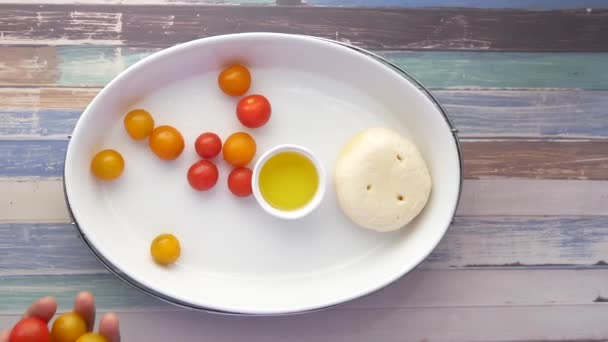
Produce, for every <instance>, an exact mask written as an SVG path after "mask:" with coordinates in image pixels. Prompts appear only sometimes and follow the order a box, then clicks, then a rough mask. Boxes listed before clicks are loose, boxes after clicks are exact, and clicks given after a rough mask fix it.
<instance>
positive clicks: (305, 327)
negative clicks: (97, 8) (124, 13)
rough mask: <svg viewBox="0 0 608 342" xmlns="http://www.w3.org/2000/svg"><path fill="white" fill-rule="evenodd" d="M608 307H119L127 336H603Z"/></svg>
mask: <svg viewBox="0 0 608 342" xmlns="http://www.w3.org/2000/svg"><path fill="white" fill-rule="evenodd" d="M66 309H67V307H66ZM605 310H606V309H605V308H604V307H603V306H601V305H584V306H557V305H556V306H542V307H498V308H496V307H485V308H470V307H467V308H441V309H437V308H412V309H365V310H348V309H331V310H325V311H320V312H315V313H310V314H305V315H295V316H282V317H231V316H220V315H212V314H207V313H200V312H192V311H186V310H177V309H176V310H173V309H170V310H164V311H159V312H146V313H140V312H123V311H120V312H119V313H118V315H119V317H120V322H121V332H122V335H123V340H125V341H140V340H141V341H148V342H164V341H172V340H175V341H200V340H205V341H207V340H208V341H226V342H232V341H235V342H236V341H244V340H246V341H250V342H283V341H291V342H326V341H352V342H369V341H383V342H403V341H484V342H504V341H511V342H516V341H521V342H524V341H525V342H529V341H546V342H548V341H562V342H563V341H570V342H600V341H605V340H606V338H607V336H608V331H607V328H606V325H605V324H604V323H605ZM99 318H100V317H98V319H99ZM18 320H19V315H17V314H15V315H3V316H0V326H5V327H6V326H11V325H12V324H14V323H15V322H16V321H18ZM556 322H559V324H556Z"/></svg>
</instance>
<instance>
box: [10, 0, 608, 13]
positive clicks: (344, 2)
mask: <svg viewBox="0 0 608 342" xmlns="http://www.w3.org/2000/svg"><path fill="white" fill-rule="evenodd" d="M94 1H99V0H94ZM160 1H166V0H160ZM0 2H1V1H0ZM306 3H308V4H311V5H315V6H345V7H349V6H352V7H474V8H497V9H504V8H525V9H529V10H536V11H542V10H553V9H585V10H586V9H587V8H588V9H590V10H593V9H598V8H607V7H608V3H606V1H604V0H566V1H555V0H533V1H530V0H308V1H307V2H306Z"/></svg>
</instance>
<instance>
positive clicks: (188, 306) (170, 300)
mask: <svg viewBox="0 0 608 342" xmlns="http://www.w3.org/2000/svg"><path fill="white" fill-rule="evenodd" d="M315 38H316V37H315ZM317 39H319V40H323V41H326V42H330V43H334V44H338V45H341V46H344V47H347V48H349V49H352V50H354V51H357V52H359V53H362V54H364V55H366V56H369V57H371V58H373V59H375V60H377V61H379V62H381V63H382V64H384V65H386V66H388V67H390V68H391V69H393V70H394V71H395V72H397V73H399V74H400V75H401V76H403V77H405V78H406V79H408V80H409V81H410V82H412V83H414V84H415V85H416V86H417V87H418V89H419V90H421V91H422V92H423V93H424V94H425V95H426V96H427V97H428V98H429V99H430V100H431V101H432V102H433V103H434V104H435V106H436V107H437V109H439V111H440V112H441V114H442V115H443V117H444V119H445V121H446V122H447V124H448V125H449V126H450V129H451V131H452V135H453V138H454V143H455V145H456V148H457V150H458V160H459V167H460V184H459V188H458V198H457V200H456V206H455V207H454V212H453V213H452V216H451V217H452V220H453V218H454V216H455V214H456V208H458V204H459V202H460V197H461V193H462V184H463V178H464V176H463V160H462V149H461V146H460V142H459V139H458V130H457V129H456V128H455V126H454V124H453V123H452V121H451V120H450V118H449V116H448V114H447V111H446V110H445V109H444V108H443V106H441V104H440V103H439V101H437V99H436V98H435V97H434V96H433V94H431V92H430V91H429V90H428V89H427V88H426V87H425V86H424V85H422V83H421V82H420V81H418V80H417V79H416V78H414V77H413V76H412V75H410V74H409V73H408V72H407V71H405V70H403V69H402V68H401V67H399V66H398V65H396V64H394V63H392V62H390V61H388V60H386V59H385V58H383V57H381V56H379V55H377V54H375V53H372V52H370V51H367V50H365V49H362V48H358V47H355V46H352V45H350V44H346V43H343V42H339V41H334V40H330V39H324V38H317ZM68 149H69V143H68ZM68 149H66V153H67V150H68ZM63 188H64V189H63V190H64V196H65V201H66V203H67V207H68V212H69V214H70V217H71V218H72V225H74V227H75V228H76V231H77V232H78V234H79V235H80V237H81V238H82V240H83V241H84V242H85V243H86V245H87V246H88V248H89V249H90V250H91V252H92V253H93V255H94V256H95V257H96V258H97V259H98V260H99V261H100V262H101V263H102V264H103V265H104V266H105V267H106V268H107V269H108V270H109V271H110V272H112V273H113V274H114V275H116V276H117V277H118V278H120V279H121V280H123V281H124V282H126V283H127V284H129V285H131V286H132V287H134V288H136V289H138V290H140V291H142V292H145V293H147V294H149V295H151V296H152V297H155V298H157V299H160V300H161V301H164V302H167V303H170V304H173V305H177V306H180V307H183V308H186V309H193V310H198V311H204V312H209V313H213V314H222V315H233V316H284V315H293V314H302V313H309V312H315V311H320V310H324V309H327V308H331V307H334V306H338V305H342V304H345V303H348V302H350V301H353V300H356V299H360V298H363V297H367V296H369V295H371V294H373V293H375V292H378V291H380V290H382V289H383V288H384V287H386V286H388V285H389V284H386V285H385V286H382V287H380V288H378V289H376V290H374V291H371V292H369V293H367V294H364V295H362V296H359V297H357V298H353V299H351V300H348V301H345V302H342V303H337V304H332V305H328V306H325V307H320V308H317V309H313V310H305V311H297V312H292V313H282V314H249V313H240V312H231V311H221V310H214V309H210V308H207V307H202V306H197V305H192V304H190V303H187V302H184V301H180V300H177V299H175V298H171V297H169V296H166V295H164V294H162V293H159V292H157V291H154V290H152V289H150V288H148V287H146V286H144V285H143V284H140V283H139V282H137V281H135V280H134V279H132V278H131V277H129V276H128V275H126V274H125V273H123V272H121V271H120V270H119V269H117V268H116V267H115V266H114V265H112V263H110V261H109V260H107V259H106V258H104V256H103V255H102V254H101V253H100V252H99V251H98V250H97V249H95V247H94V246H93V244H92V243H91V242H90V241H89V240H88V239H87V237H86V236H85V234H84V233H83V231H82V230H81V229H80V226H79V225H78V222H77V221H76V218H75V216H74V214H73V213H72V207H71V206H70V201H69V198H68V196H67V192H66V189H65V170H64V181H63ZM433 249H434V248H433ZM431 251H432V250H431ZM429 253H430V252H429ZM427 256H428V255H427ZM425 258H426V256H425ZM418 265H419V264H418ZM418 265H417V266H416V267H414V268H412V270H413V269H415V268H417V267H418ZM412 270H410V271H408V272H406V273H404V274H403V275H402V276H405V275H406V274H407V273H409V272H411V271H412ZM395 281H397V279H396V280H395ZM393 282H394V281H393ZM393 282H391V283H393Z"/></svg>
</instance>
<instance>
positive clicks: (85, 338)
mask: <svg viewBox="0 0 608 342" xmlns="http://www.w3.org/2000/svg"><path fill="white" fill-rule="evenodd" d="M76 342H108V339H107V338H105V337H104V336H103V335H101V334H96V333H86V334H84V335H82V336H80V337H79V338H78V339H77V340H76Z"/></svg>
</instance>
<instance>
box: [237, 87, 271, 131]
mask: <svg viewBox="0 0 608 342" xmlns="http://www.w3.org/2000/svg"><path fill="white" fill-rule="evenodd" d="M270 112H271V108H270V102H268V100H267V99H266V98H265V97H264V96H262V95H249V96H247V97H244V98H243V99H241V101H239V104H238V105H237V106H236V115H237V117H238V118H239V121H240V122H241V123H242V124H243V125H244V126H246V127H249V128H258V127H261V126H264V125H265V124H266V123H267V122H268V120H270Z"/></svg>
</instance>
